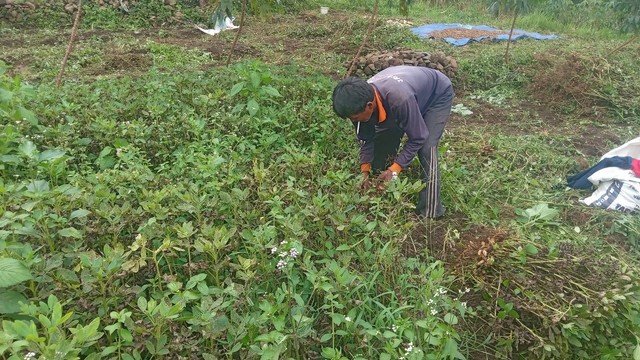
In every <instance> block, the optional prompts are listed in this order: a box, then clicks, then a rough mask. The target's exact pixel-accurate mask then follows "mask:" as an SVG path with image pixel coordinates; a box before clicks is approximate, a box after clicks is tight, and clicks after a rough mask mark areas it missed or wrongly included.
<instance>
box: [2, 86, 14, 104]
mask: <svg viewBox="0 0 640 360" xmlns="http://www.w3.org/2000/svg"><path fill="white" fill-rule="evenodd" d="M11 98H13V92H11V91H9V90H6V89H3V88H0V101H2V102H7V101H10V100H11Z"/></svg>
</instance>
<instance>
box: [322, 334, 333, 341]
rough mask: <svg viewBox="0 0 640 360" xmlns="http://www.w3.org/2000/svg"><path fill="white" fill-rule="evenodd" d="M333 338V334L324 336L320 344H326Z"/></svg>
mask: <svg viewBox="0 0 640 360" xmlns="http://www.w3.org/2000/svg"><path fill="white" fill-rule="evenodd" d="M331 337H333V335H332V334H331V333H328V334H324V335H322V337H321V338H320V342H326V341H329V340H331Z"/></svg>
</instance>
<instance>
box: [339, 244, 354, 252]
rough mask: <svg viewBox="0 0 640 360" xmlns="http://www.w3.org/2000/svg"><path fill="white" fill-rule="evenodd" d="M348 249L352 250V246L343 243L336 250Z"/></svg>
mask: <svg viewBox="0 0 640 360" xmlns="http://www.w3.org/2000/svg"><path fill="white" fill-rule="evenodd" d="M346 250H351V246H349V245H347V244H342V245H340V246H338V247H337V248H336V251H346Z"/></svg>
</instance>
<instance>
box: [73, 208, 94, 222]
mask: <svg viewBox="0 0 640 360" xmlns="http://www.w3.org/2000/svg"><path fill="white" fill-rule="evenodd" d="M89 214H91V211H89V210H86V209H78V210H75V211H74V212H72V213H71V215H69V220H72V219H76V218H83V217H85V216H87V215H89Z"/></svg>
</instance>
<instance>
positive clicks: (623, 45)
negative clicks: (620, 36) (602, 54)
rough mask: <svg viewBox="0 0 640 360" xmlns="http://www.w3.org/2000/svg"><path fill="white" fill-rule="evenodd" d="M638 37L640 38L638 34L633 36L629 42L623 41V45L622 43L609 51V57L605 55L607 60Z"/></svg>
mask: <svg viewBox="0 0 640 360" xmlns="http://www.w3.org/2000/svg"><path fill="white" fill-rule="evenodd" d="M638 36H640V34H635V35H633V36H632V37H631V38H630V39H629V40H627V41H625V42H624V43H622V44H621V45H620V46H618V47H616V48H615V49H613V50H611V52H610V53H609V55H607V58H609V57H610V56H611V55H613V54H615V53H617V52H618V51H619V50H620V49H622V48H623V47H625V46H627V45H629V44H631V43H632V42H633V41H634V40H636V39H637V38H638Z"/></svg>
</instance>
